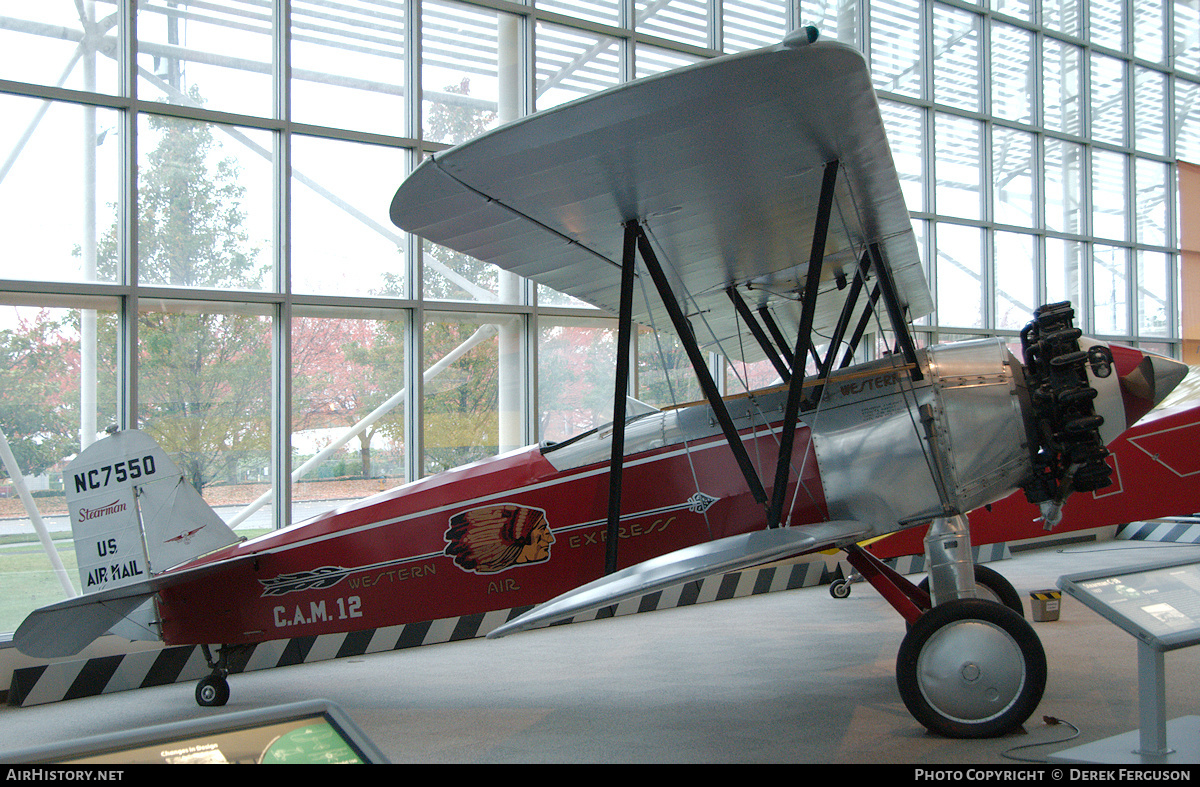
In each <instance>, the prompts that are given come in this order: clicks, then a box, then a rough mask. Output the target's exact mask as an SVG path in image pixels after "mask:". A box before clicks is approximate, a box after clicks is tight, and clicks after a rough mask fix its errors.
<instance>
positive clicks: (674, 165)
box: [391, 42, 932, 360]
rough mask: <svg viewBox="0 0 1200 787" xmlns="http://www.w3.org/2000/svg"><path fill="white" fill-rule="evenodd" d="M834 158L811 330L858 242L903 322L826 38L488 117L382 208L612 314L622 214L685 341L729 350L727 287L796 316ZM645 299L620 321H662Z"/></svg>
mask: <svg viewBox="0 0 1200 787" xmlns="http://www.w3.org/2000/svg"><path fill="white" fill-rule="evenodd" d="M834 160H837V161H838V162H840V171H839V177H838V180H837V190H836V194H835V205H834V210H833V214H832V220H831V223H830V231H829V235H828V241H827V244H826V247H825V261H824V264H823V266H822V271H821V279H822V283H821V294H820V296H819V298H818V308H817V312H816V319H815V321H814V323H813V330H814V332H816V333H818V334H823V333H825V332H826V331H828V330H829V329H830V328H831V327H832V326H833V325H834V324H835V323H836V322H837V320H838V316H839V313H840V311H841V308H842V297H840V296H842V295H843V293H844V292H845V290H843V289H841V288H840V287H839V285H844V283H845V280H846V279H847V278H851V277H853V275H854V270H855V267H856V265H857V264H858V262H859V259H860V258H861V256H862V255H863V253H864V251H865V249H866V247H867V245H868V244H872V243H875V244H878V248H879V250H880V256H881V258H882V262H883V263H884V264H886V265H888V266H889V267H890V269H891V271H892V278H893V279H894V281H895V286H896V290H897V294H898V300H899V302H900V304H901V306H902V307H905V308H906V309H907V312H908V314H907V317H908V318H909V319H911V318H913V317H917V316H921V315H924V314H927V313H929V312H930V311H931V310H932V301H931V299H930V297H929V292H928V288H927V285H926V282H925V277H924V273H923V271H922V268H921V263H920V259H919V257H918V253H917V245H916V241H915V237H914V234H913V230H912V223H911V221H910V218H909V214H908V210H907V208H906V206H905V204H904V197H903V195H902V193H901V189H900V183H899V178H898V177H897V175H896V169H895V165H894V163H893V161H892V156H891V152H890V149H889V148H888V144H887V139H886V136H885V133H884V129H883V122H882V118H881V116H880V113H879V106H878V103H877V101H876V97H875V91H874V89H873V88H872V86H871V82H870V78H869V75H868V73H867V68H866V64H865V62H864V60H863V57H862V55H861V54H859V53H858V52H856V51H854V50H853V49H850V48H848V47H846V46H844V45H841V44H837V43H834V42H817V43H813V44H811V45H808V46H792V45H789V43H788V42H785V43H783V44H779V45H776V46H774V47H769V48H766V49H760V50H756V51H753V52H747V53H743V54H739V55H731V56H728V57H723V58H718V59H715V60H710V61H707V62H704V63H699V64H696V65H693V66H688V67H685V68H681V69H677V70H675V71H670V72H667V73H665V74H661V75H658V76H654V77H649V78H646V79H643V80H639V81H636V82H630V83H627V84H624V85H621V86H619V87H616V88H613V89H611V90H607V91H604V92H601V93H597V94H595V95H592V96H588V97H585V98H583V99H580V100H578V101H575V102H572V103H570V104H564V105H562V106H559V107H556V108H554V109H550V110H547V111H545V112H542V113H539V114H536V115H532V116H530V117H528V118H524V119H522V120H519V121H517V122H514V123H512V124H509V125H507V126H503V127H501V128H498V129H496V130H494V131H492V132H489V133H487V134H484V135H482V136H480V137H478V138H476V139H474V140H471V141H470V142H467V143H464V144H462V145H459V146H458V147H455V148H452V149H450V150H447V151H445V152H443V153H438V154H435V155H433V156H431V157H430V158H428V159H427V160H425V161H424V162H422V164H421V165H420V166H419V167H418V168H417V169H416V170H415V171H414V172H413V173H412V175H411V176H410V177H409V178H408V179H407V180H406V181H405V182H404V183H403V185H401V187H400V189H399V191H397V193H396V195H395V197H394V198H393V200H392V205H391V218H392V221H393V222H394V223H396V224H397V225H398V226H400V227H401V228H403V229H405V230H408V231H410V232H414V233H417V234H419V235H421V236H422V237H424V238H426V239H428V240H431V241H433V242H435V243H439V244H442V245H445V246H448V247H450V248H452V249H454V250H456V251H460V252H462V253H465V254H469V255H471V256H473V257H476V258H478V259H481V260H484V261H486V262H491V263H494V264H496V265H498V266H500V267H501V268H504V269H506V270H509V271H513V272H515V273H518V274H520V275H522V276H527V277H529V278H531V279H533V280H535V281H537V282H539V283H541V284H545V285H547V286H549V287H552V288H554V289H556V290H559V291H561V292H565V293H568V294H570V295H573V296H575V297H578V298H580V299H582V300H584V301H587V302H589V303H592V304H595V305H597V306H600V307H602V308H604V309H607V310H609V311H611V312H614V313H615V312H617V310H618V303H619V291H620V264H621V259H622V238H623V229H622V225H623V224H624V223H625V222H628V221H632V220H636V221H640V222H642V223H643V225H644V226H645V227H646V228H647V231H648V234H649V235H650V237H651V238H652V241H653V242H654V243H655V244H656V245H657V253H658V255H659V257H660V260H661V262H662V264H663V266H664V268H665V269H666V270H667V275H668V276H669V277H671V278H672V279H673V282H672V285H673V287H674V289H675V292H676V293H677V294H678V295H679V297H680V301H681V306H682V308H683V311H684V312H685V313H686V314H688V315H689V316H690V317H691V318H692V325H693V328H694V330H695V332H696V334H697V338H698V340H699V342H700V344H701V345H702V346H705V347H707V348H713V349H716V348H714V345H719V349H720V350H721V351H722V352H724V353H725V355H726V356H727V357H730V358H737V357H743V356H742V354H741V353H739V351H738V346H737V343H736V341H731V340H733V339H734V337H736V336H737V335H738V333H739V331H738V325H737V322H736V319H737V318H736V315H735V314H734V311H733V309H731V308H730V304H729V300H728V296H727V295H726V293H725V290H726V289H727V288H728V287H729V286H731V285H733V286H737V287H739V289H740V291H741V292H742V293H743V296H744V297H745V298H746V299H747V300H748V301H749V302H750V305H751V306H752V307H753V308H758V307H760V306H764V305H765V306H768V307H769V308H771V310H772V313H773V314H774V317H775V319H776V321H777V322H778V323H780V324H781V325H783V326H792V327H793V328H794V327H795V326H796V325H798V324H799V314H800V306H799V304H798V301H799V293H800V292H802V291H803V287H804V281H805V276H806V274H807V271H808V267H809V259H808V257H809V255H810V253H811V246H812V235H813V225H814V222H815V217H816V214H817V205H818V198H819V195H820V191H821V182H822V173H823V169H824V165H825V164H826V163H827V162H830V161H834ZM637 300H640V299H639V298H635V301H637ZM659 309H661V306H658V305H657V303H655V305H652V306H649V307H648V306H647V305H645V304H644V303H643V304H640V305H638V306H635V314H634V319H635V320H637V321H639V322H642V323H649V322H650V321H652V320H653V322H654V323H655V324H657V325H662V326H668V325H669V321H668V319H667V318H666V316H665V313H660V312H659V311H658V310H659ZM880 318H881V319H882V320H885V321H886V315H883V314H881V315H880ZM792 335H793V336H794V332H793V334H792ZM746 344H747V345H749V344H752V343H746ZM745 349H746V350H747V351H748V352H747V353H746V354H745V356H744V357H746V358H747V360H749V359H751V358H757V357H759V355H758V352H757V348H753V350H751V348H749V347H748V346H747V347H746V348H745Z"/></svg>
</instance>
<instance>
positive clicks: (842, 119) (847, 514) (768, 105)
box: [15, 29, 1186, 737]
mask: <svg viewBox="0 0 1200 787" xmlns="http://www.w3.org/2000/svg"><path fill="white" fill-rule="evenodd" d="M815 39H816V36H815V34H814V32H813V31H812V30H811V29H805V30H801V31H797V33H795V34H793V35H791V36H789V37H788V38H787V39H786V40H784V41H783V42H782V43H781V44H779V45H777V46H773V47H769V48H766V49H761V50H756V51H753V52H747V53H743V54H738V55H732V56H727V57H723V58H720V59H716V60H712V61H709V62H705V63H702V64H697V65H694V66H688V67H685V68H682V69H678V70H675V71H671V72H668V73H665V74H661V75H658V76H654V77H649V78H646V79H643V80H639V81H636V82H631V83H628V84H625V85H622V86H619V87H617V88H614V89H611V90H608V91H604V92H601V93H598V94H595V95H593V96H589V97H586V98H583V99H580V100H578V101H576V102H572V103H569V104H564V105H561V106H558V107H555V108H553V109H550V110H547V111H545V112H542V113H539V114H535V115H532V116H530V117H528V118H525V119H522V120H520V121H516V122H514V123H511V124H509V125H506V126H503V127H500V128H498V129H496V130H494V131H491V132H488V133H486V134H484V135H482V136H480V137H478V138H476V139H474V140H471V141H469V142H466V143H463V144H462V145H459V146H457V147H454V148H451V149H449V150H446V151H444V152H441V153H436V154H434V155H432V156H430V157H429V158H427V159H426V160H425V161H424V162H422V163H421V165H420V166H419V167H417V168H416V169H415V170H414V171H413V173H412V174H411V175H410V176H409V177H408V178H407V179H406V180H405V182H404V183H403V184H402V185H401V186H400V188H399V190H398V191H397V193H396V195H395V197H394V199H393V201H392V204H391V217H392V220H393V222H394V223H395V224H397V225H398V226H400V227H401V228H403V229H405V230H407V231H409V232H412V233H415V234H417V235H419V236H421V237H422V238H424V239H426V240H428V241H431V242H434V243H438V244H442V245H444V246H446V247H449V248H451V249H454V250H456V251H458V252H461V253H464V254H468V255H470V256H472V257H475V258H477V259H480V260H483V261H486V262H490V263H493V264H495V265H497V266H499V267H500V268H502V269H504V270H507V271H511V272H514V273H517V274H520V275H522V276H525V277H528V278H530V279H533V280H534V281H536V282H538V283H541V284H544V285H547V286H549V287H552V288H554V289H557V290H559V291H561V292H565V293H568V294H570V295H573V296H575V297H577V298H579V299H581V300H583V301H586V302H589V303H591V304H594V305H596V306H600V307H602V308H605V309H607V310H609V311H611V312H612V313H614V314H616V315H617V316H618V348H619V350H618V357H617V362H616V368H615V391H616V392H617V393H616V395H615V396H614V399H613V417H612V421H611V423H608V424H605V425H603V426H601V427H599V428H597V429H593V430H591V431H589V432H586V433H584V434H581V435H578V436H575V437H573V438H571V439H567V440H563V441H560V442H557V443H553V444H551V443H543V444H540V445H534V446H529V447H527V448H524V449H521V450H517V451H513V452H509V453H506V454H502V455H500V456H496V457H493V458H490V459H487V460H483V461H480V462H476V463H473V464H470V465H467V466H464V467H460V468H456V469H453V470H449V471H446V472H443V473H440V474H438V475H434V476H431V477H428V478H424V479H421V480H419V481H416V482H413V483H410V484H407V485H404V486H401V487H398V488H396V489H394V490H392V491H390V492H385V493H382V494H379V495H376V496H373V497H370V498H366V499H364V500H362V501H359V502H356V503H353V504H350V505H346V506H343V507H341V508H338V509H335V510H333V511H330V512H328V513H327V514H324V515H322V516H319V517H317V518H315V519H313V520H310V521H308V522H306V523H303V524H300V525H296V526H293V527H291V528H287V529H284V530H281V531H277V532H274V533H270V534H268V535H264V536H261V537H258V538H255V539H253V540H249V541H240V540H239V539H238V538H237V537H236V536H235V535H234V534H233V533H232V532H231V531H230V530H229V529H228V528H227V527H225V526H224V524H223V523H221V522H220V521H219V520H218V519H217V518H216V517H215V515H210V514H211V512H207V511H206V510H205V507H204V506H203V504H202V502H200V501H199V498H198V496H197V495H196V494H195V492H194V491H193V490H191V489H190V488H188V487H187V485H186V484H185V483H183V481H182V479H181V477H180V476H179V473H178V471H177V469H176V468H174V466H173V465H172V464H171V462H170V459H169V457H167V456H166V454H165V453H164V452H162V450H161V449H160V448H158V446H156V445H155V444H154V443H153V441H152V440H150V439H149V438H148V437H146V436H145V435H144V434H142V433H140V432H137V431H132V430H131V431H125V432H117V433H116V434H114V435H112V436H111V437H109V438H107V439H105V440H103V441H101V442H98V443H96V444H95V445H93V446H92V447H90V448H88V449H87V450H85V451H84V452H82V453H81V454H80V456H79V457H78V458H77V459H76V460H75V461H74V462H73V463H72V465H71V466H70V467H69V468H68V470H67V473H66V483H67V487H68V497H69V505H70V507H71V510H72V521H73V523H74V525H75V528H76V532H75V537H76V544H77V551H78V554H79V555H80V556H81V557H80V575H81V578H82V579H83V582H84V585H85V590H86V591H87V593H86V594H85V595H83V596H81V597H79V598H77V599H70V600H68V601H64V602H59V603H58V604H54V605H50V606H48V607H44V608H42V609H40V610H37V611H35V612H34V613H32V614H31V615H30V616H29V617H28V618H27V619H26V621H25V622H24V623H23V624H22V626H21V627H20V628H19V630H18V631H17V632H16V635H15V640H16V643H17V646H18V647H19V648H20V649H21V650H22V651H23V652H25V653H28V654H31V655H40V656H47V657H55V656H64V655H70V654H73V653H75V652H78V650H79V649H80V648H82V647H84V646H85V645H86V644H87V643H88V642H90V641H91V640H92V639H94V638H95V637H96V636H98V635H100V634H102V633H104V632H105V631H108V630H109V629H110V628H112V627H113V626H118V627H119V628H118V629H116V630H120V631H130V629H131V628H132V629H140V633H141V634H142V635H144V636H146V637H152V638H160V639H162V640H163V641H165V642H167V643H169V644H198V645H202V646H203V647H204V651H205V654H206V656H208V658H209V663H210V666H211V668H212V674H211V675H210V676H209V677H207V678H205V679H204V680H202V681H201V682H200V684H199V685H198V686H197V700H198V701H199V702H200V703H201V704H205V705H214V704H222V703H224V702H225V701H226V700H227V698H228V696H229V687H228V683H227V680H226V676H227V673H228V655H229V654H230V653H231V652H234V651H236V649H237V648H239V647H241V646H244V645H247V644H251V643H255V642H261V641H264V640H271V639H281V638H285V637H298V636H315V635H319V634H324V633H329V632H335V631H357V630H367V629H372V628H379V627H385V626H393V625H397V624H400V623H405V622H410V621H429V620H437V619H443V618H451V617H453V616H456V615H464V614H477V613H486V612H488V611H490V610H499V609H511V610H528V611H527V612H525V613H524V614H522V615H520V616H519V617H516V618H515V619H513V620H509V621H507V622H503V625H498V626H497V627H495V630H494V631H492V635H494V636H502V635H504V634H508V633H511V632H513V631H517V630H521V629H525V628H530V627H533V626H537V625H541V624H545V623H550V622H553V621H557V620H560V619H563V618H567V617H571V616H573V615H576V614H579V613H580V612H582V611H585V610H590V609H597V608H603V607H606V606H609V605H612V604H614V603H616V602H618V601H620V600H621V599H623V598H627V597H630V596H632V595H637V594H642V593H647V592H652V591H653V590H654V589H658V588H663V587H667V586H671V585H675V584H680V583H684V582H687V581H689V580H692V579H695V578H698V577H702V576H705V575H708V574H713V573H717V572H725V571H731V570H735V569H737V568H741V567H747V566H752V565H758V564H762V563H766V562H768V561H774V560H779V559H783V558H790V557H793V556H798V555H804V554H807V553H815V552H820V551H825V550H830V549H841V550H845V551H846V554H847V556H848V560H849V561H850V563H851V564H852V565H853V566H854V567H855V569H856V570H857V571H858V572H860V573H861V574H862V575H863V576H864V577H866V578H867V579H868V580H869V581H870V582H871V584H872V585H873V586H874V587H876V588H877V589H878V590H879V591H880V592H881V594H882V595H883V596H884V598H886V599H887V600H888V601H889V602H890V603H891V604H892V605H893V606H894V607H895V608H896V609H897V610H898V612H899V613H900V614H901V615H902V616H903V617H904V618H905V620H907V621H908V622H909V623H910V624H911V625H910V630H909V633H908V634H907V635H906V636H905V638H904V640H903V641H902V643H901V646H900V654H899V657H898V660H897V681H898V685H899V688H900V693H901V696H902V697H903V699H904V702H905V704H906V706H907V707H908V708H909V710H910V711H911V712H912V713H913V715H914V716H915V717H916V718H917V719H918V720H919V721H920V722H921V723H922V724H924V725H926V726H927V727H928V728H929V729H931V730H934V731H937V732H940V733H943V734H946V735H951V736H973V737H974V736H991V735H998V734H1003V733H1004V732H1007V731H1009V730H1011V729H1013V728H1014V727H1016V726H1018V725H1020V724H1021V723H1023V722H1024V721H1025V719H1026V718H1027V717H1028V716H1029V715H1030V714H1031V713H1032V712H1033V710H1034V708H1035V707H1036V705H1037V703H1038V702H1039V700H1040V698H1041V694H1042V692H1043V689H1044V686H1045V680H1046V663H1045V655H1044V652H1043V650H1042V647H1041V644H1040V642H1039V641H1038V638H1037V636H1036V634H1035V633H1034V632H1033V630H1032V627H1030V625H1029V624H1028V623H1026V622H1025V620H1024V619H1023V617H1022V616H1021V615H1020V614H1019V612H1017V611H1014V610H1013V609H1010V608H1009V607H1008V606H1005V605H1004V604H1002V603H996V602H994V601H991V600H988V599H984V598H979V597H977V595H978V593H977V587H982V586H985V585H987V584H988V583H992V584H996V583H1002V582H1003V579H1002V578H999V575H994V572H991V573H989V574H988V576H987V577H984V576H982V575H977V573H976V570H975V567H974V566H973V565H972V563H971V549H970V545H971V541H970V530H969V528H968V527H967V519H966V515H967V513H968V512H970V511H972V510H974V509H977V508H979V507H980V506H984V505H986V504H988V503H990V502H992V501H995V500H998V499H1001V498H1003V497H1005V496H1007V495H1008V494H1009V493H1010V492H1012V491H1013V490H1016V489H1023V490H1024V491H1025V494H1026V496H1027V497H1028V499H1029V500H1031V501H1032V502H1034V503H1035V504H1037V505H1038V506H1039V510H1040V513H1041V515H1042V516H1043V517H1044V518H1045V519H1046V520H1047V521H1049V522H1053V521H1055V520H1056V519H1057V518H1058V517H1059V516H1060V515H1061V512H1062V509H1063V506H1064V504H1065V503H1066V502H1067V499H1068V497H1069V496H1070V495H1071V494H1072V493H1073V492H1076V491H1086V490H1092V489H1097V488H1100V487H1103V486H1104V485H1105V484H1107V483H1108V482H1109V479H1110V468H1109V466H1108V464H1107V463H1106V457H1107V449H1106V447H1105V446H1106V444H1108V443H1109V442H1111V441H1112V440H1113V439H1115V438H1116V437H1117V436H1118V435H1119V434H1120V433H1121V432H1122V431H1124V430H1125V429H1126V428H1128V427H1129V426H1130V425H1131V424H1132V423H1134V422H1135V421H1136V420H1137V419H1138V418H1139V417H1141V416H1142V415H1144V414H1145V413H1146V412H1148V411H1149V410H1150V408H1151V407H1153V405H1154V404H1155V403H1157V402H1158V401H1160V400H1161V399H1162V397H1163V396H1165V395H1166V393H1167V392H1168V391H1169V390H1170V388H1171V387H1173V386H1174V384H1175V383H1176V382H1178V380H1179V379H1181V378H1182V376H1183V374H1184V372H1185V370H1186V367H1184V366H1183V365H1182V364H1179V363H1176V362H1174V361H1171V360H1169V359H1165V358H1161V357H1158V356H1154V355H1149V354H1146V353H1143V352H1140V351H1138V350H1135V349H1132V348H1126V347H1121V346H1118V345H1114V344H1110V343H1108V342H1104V341H1095V340H1091V339H1088V338H1086V337H1084V336H1083V335H1082V334H1081V331H1080V330H1079V329H1078V328H1076V327H1075V325H1074V312H1073V310H1072V308H1071V307H1070V305H1069V304H1054V305H1050V306H1046V307H1042V308H1041V309H1039V310H1038V311H1037V312H1036V314H1035V315H1034V316H1033V320H1032V322H1031V323H1030V324H1029V327H1028V328H1027V329H1026V330H1025V331H1024V333H1023V334H1022V337H1021V340H1022V346H1023V355H1024V358H1023V359H1022V360H1018V359H1017V358H1016V357H1015V356H1014V355H1013V353H1012V352H1010V351H1009V350H1008V348H1007V347H1006V346H1005V344H1004V343H1003V342H1002V341H1001V340H999V339H996V340H991V339H985V340H978V341H969V342H963V343H956V344H946V345H934V346H929V347H924V348H919V347H918V346H917V343H916V342H915V340H914V338H913V334H912V330H911V324H912V321H913V320H914V319H917V318H920V317H923V316H925V315H928V314H930V313H931V312H932V310H933V303H932V299H931V297H930V294H929V292H928V287H927V285H926V280H925V276H924V273H923V268H922V263H921V259H920V257H919V254H918V247H917V242H916V239H915V236H914V233H913V229H912V225H911V221H910V219H909V215H908V212H907V208H906V206H905V202H904V198H903V194H902V192H901V188H900V183H899V179H898V177H897V174H896V169H895V166H894V163H893V161H892V158H891V153H890V150H889V147H888V143H887V139H886V136H885V133H884V128H883V123H882V120H881V117H880V112H879V107H878V104H877V101H876V97H875V93H874V91H873V89H872V87H871V83H870V80H869V77H868V74H867V69H866V65H865V62H864V60H863V58H862V56H861V55H860V54H859V53H858V52H856V51H854V50H852V49H850V48H848V47H845V46H842V45H840V44H837V43H832V42H819V41H816V40H815ZM635 324H643V325H648V326H652V327H654V328H656V329H657V328H661V329H665V330H670V331H672V332H674V333H675V334H676V336H677V337H678V340H679V341H680V342H681V343H682V345H683V346H684V348H685V349H686V351H687V354H688V357H689V358H690V360H691V362H692V366H693V369H694V371H695V374H696V377H697V379H698V381H699V383H700V387H701V389H702V390H703V392H704V396H705V399H704V401H703V402H700V403H697V404H693V405H690V406H684V407H678V408H672V409H665V410H657V409H655V408H650V407H647V406H644V405H642V404H641V403H638V402H636V401H631V400H630V399H629V398H628V397H627V396H626V395H625V392H626V391H628V390H629V373H630V357H629V347H630V344H631V341H630V340H631V336H632V332H633V330H634V326H635ZM876 346H881V347H886V351H885V352H882V353H878V357H874V358H871V357H869V356H870V355H871V354H872V353H871V352H870V350H871V348H873V347H876ZM709 353H719V354H720V355H721V356H723V357H724V358H726V359H729V360H731V361H741V362H746V363H752V362H765V363H769V364H771V366H772V367H773V368H774V370H775V372H776V373H777V374H778V377H779V385H777V386H775V387H773V388H771V389H768V390H762V391H755V392H752V393H749V394H747V395H744V396H740V397H732V398H724V397H723V396H722V395H721V391H720V389H719V386H718V385H717V383H716V381H715V380H714V378H713V376H712V374H711V373H710V371H709V369H708V365H707V356H708V354H709ZM181 512H182V515H181ZM913 527H927V528H928V534H927V535H926V537H925V551H926V554H927V559H928V563H929V567H930V583H929V590H928V592H926V591H924V590H922V589H921V588H919V587H917V586H914V585H913V584H912V583H911V582H910V581H908V580H907V579H905V578H904V577H902V576H900V575H899V574H897V573H896V572H895V571H893V570H891V569H889V568H888V567H887V566H886V565H885V564H884V563H883V562H882V561H880V560H879V559H878V558H875V557H874V556H872V555H871V553H870V552H869V551H868V550H866V549H863V548H861V547H859V546H858V544H860V543H861V542H863V541H865V540H869V539H871V538H874V537H877V536H880V535H884V534H888V533H893V532H897V531H901V530H904V529H907V528H913ZM85 555H86V556H88V557H89V558H90V559H89V560H87V561H84V559H83V556H85ZM535 605H536V606H535ZM147 610H149V611H148V613H147V612H145V611H147ZM144 613H145V614H144ZM134 633H135V634H136V633H138V632H134ZM213 645H215V646H217V647H218V650H217V653H216V655H215V656H213V655H212V654H211V651H210V650H209V648H210V646H213Z"/></svg>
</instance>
